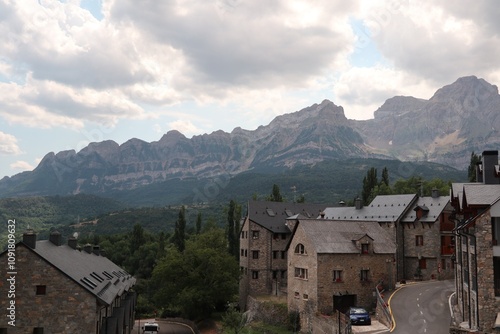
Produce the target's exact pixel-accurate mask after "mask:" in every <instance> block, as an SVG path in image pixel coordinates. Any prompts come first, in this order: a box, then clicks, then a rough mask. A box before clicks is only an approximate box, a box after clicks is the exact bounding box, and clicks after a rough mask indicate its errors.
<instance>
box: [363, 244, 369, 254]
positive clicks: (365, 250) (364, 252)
mask: <svg viewBox="0 0 500 334" xmlns="http://www.w3.org/2000/svg"><path fill="white" fill-rule="evenodd" d="M369 251H370V244H361V254H368V253H369Z"/></svg>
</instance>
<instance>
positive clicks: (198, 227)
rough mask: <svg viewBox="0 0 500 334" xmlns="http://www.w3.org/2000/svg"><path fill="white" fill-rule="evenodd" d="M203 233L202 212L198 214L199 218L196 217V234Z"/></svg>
mask: <svg viewBox="0 0 500 334" xmlns="http://www.w3.org/2000/svg"><path fill="white" fill-rule="evenodd" d="M200 232H201V212H198V216H196V234H200Z"/></svg>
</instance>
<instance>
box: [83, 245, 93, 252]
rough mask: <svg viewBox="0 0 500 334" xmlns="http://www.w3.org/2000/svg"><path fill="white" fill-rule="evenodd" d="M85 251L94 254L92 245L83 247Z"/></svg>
mask: <svg viewBox="0 0 500 334" xmlns="http://www.w3.org/2000/svg"><path fill="white" fill-rule="evenodd" d="M83 250H84V251H85V252H86V253H89V254H90V253H92V245H91V244H86V245H85V246H83Z"/></svg>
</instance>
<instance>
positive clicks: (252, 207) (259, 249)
mask: <svg viewBox="0 0 500 334" xmlns="http://www.w3.org/2000/svg"><path fill="white" fill-rule="evenodd" d="M325 207H327V205H326V204H307V203H283V202H270V201H249V202H248V207H247V214H246V217H245V218H244V220H243V223H242V224H241V230H240V270H241V274H242V275H241V279H240V286H239V289H240V302H239V304H240V307H241V308H242V309H245V307H246V300H247V296H249V295H252V296H258V295H270V294H272V295H279V294H281V293H286V286H287V270H288V266H287V253H286V246H287V244H288V241H289V240H290V235H291V231H290V229H289V228H288V226H287V225H286V219H287V218H289V217H292V216H295V215H297V214H300V215H301V216H303V217H305V218H316V217H318V216H320V214H321V212H322V211H323V209H324V208H325Z"/></svg>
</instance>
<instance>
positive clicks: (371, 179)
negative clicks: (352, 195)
mask: <svg viewBox="0 0 500 334" xmlns="http://www.w3.org/2000/svg"><path fill="white" fill-rule="evenodd" d="M377 185H378V180H377V169H376V168H374V167H372V168H370V170H368V172H366V176H365V177H364V178H363V191H362V192H361V199H362V201H363V205H368V204H370V198H371V195H372V194H373V189H375V187H376V186H377Z"/></svg>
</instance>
